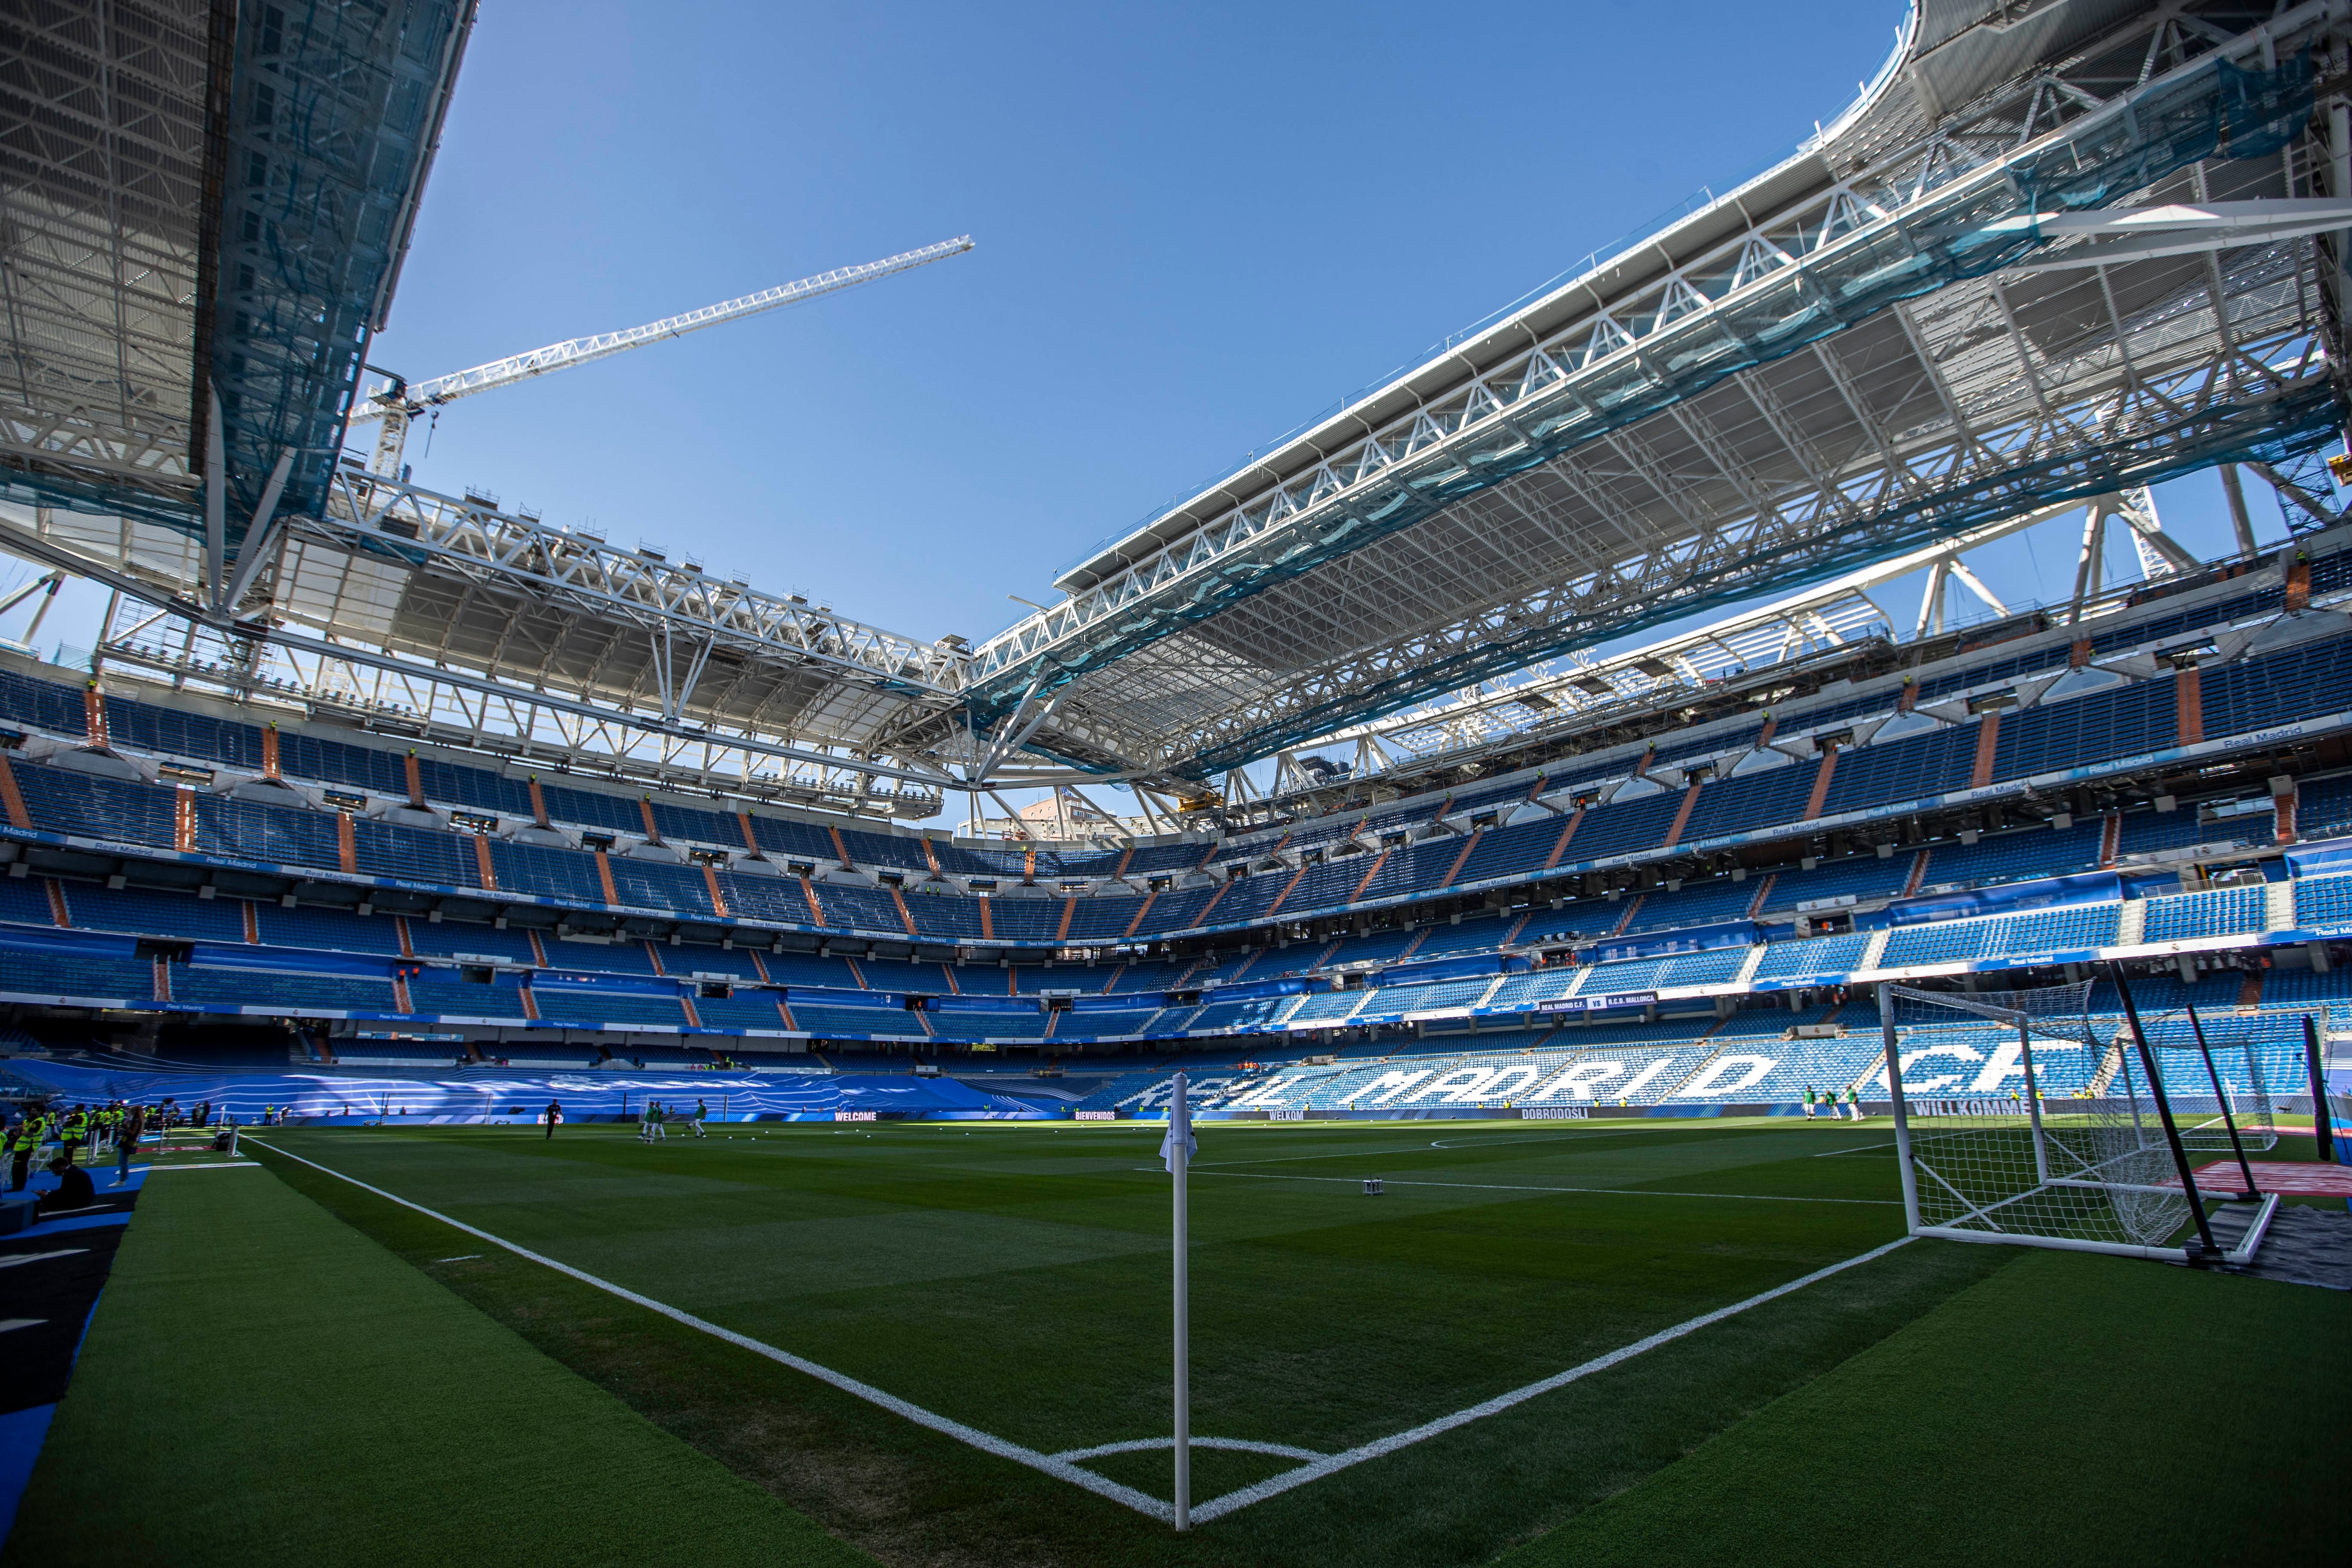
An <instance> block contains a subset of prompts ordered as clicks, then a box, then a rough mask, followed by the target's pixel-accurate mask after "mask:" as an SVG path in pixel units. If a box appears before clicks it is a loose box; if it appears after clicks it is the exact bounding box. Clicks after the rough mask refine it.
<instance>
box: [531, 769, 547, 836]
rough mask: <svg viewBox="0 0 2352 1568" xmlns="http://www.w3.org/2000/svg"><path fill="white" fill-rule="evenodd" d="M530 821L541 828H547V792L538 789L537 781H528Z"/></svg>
mask: <svg viewBox="0 0 2352 1568" xmlns="http://www.w3.org/2000/svg"><path fill="white" fill-rule="evenodd" d="M530 819H531V820H532V821H533V822H536V823H537V824H539V826H541V827H545V826H547V792H546V791H545V790H543V789H541V788H540V787H539V781H538V780H537V779H533V780H531V781H530Z"/></svg>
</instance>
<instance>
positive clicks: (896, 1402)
mask: <svg viewBox="0 0 2352 1568" xmlns="http://www.w3.org/2000/svg"><path fill="white" fill-rule="evenodd" d="M250 1142H253V1143H255V1144H256V1145H257V1146H258V1147H260V1148H263V1149H267V1150H268V1151H269V1152H271V1153H273V1154H283V1155H285V1157H286V1158H287V1159H289V1160H291V1161H293V1162H295V1163H297V1164H302V1165H308V1166H310V1169H312V1170H314V1171H318V1172H321V1173H325V1174H327V1175H330V1176H332V1177H334V1178H335V1179H336V1180H337V1181H340V1182H349V1183H350V1184H352V1186H355V1187H357V1188H359V1189H360V1191H362V1192H363V1193H373V1194H375V1195H376V1196H377V1197H380V1198H383V1199H384V1200H386V1201H387V1202H390V1203H395V1204H398V1205H400V1206H401V1207H403V1208H404V1209H409V1210H412V1211H414V1212H415V1213H417V1214H421V1215H425V1217H426V1218H428V1219H436V1220H439V1221H440V1222H441V1223H442V1224H443V1225H446V1226H449V1227H450V1228H451V1229H453V1230H462V1231H464V1232H465V1233H466V1234H467V1236H471V1237H479V1238H480V1239H482V1240H484V1241H487V1242H488V1243H489V1244H490V1245H491V1246H493V1247H503V1248H504V1249H505V1250H507V1251H509V1252H511V1253H513V1254H514V1255H515V1256H516V1257H518V1258H529V1259H530V1261H531V1262H533V1263H537V1264H541V1265H543V1266H544V1267H546V1268H552V1269H554V1270H555V1271H556V1272H557V1273H558V1274H562V1275H566V1276H568V1277H570V1278H571V1279H577V1280H579V1281H580V1282H581V1283H582V1284H583V1285H590V1286H593V1287H594V1288H595V1289H599V1290H602V1291H604V1292H605V1293H606V1294H608V1295H613V1296H618V1297H619V1298H620V1299H621V1300H624V1301H629V1302H633V1303H635V1305H637V1306H640V1307H643V1308H645V1309H646V1310H647V1311H650V1312H659V1313H660V1314H661V1315H662V1316H663V1317H665V1318H667V1319H669V1320H670V1321H673V1322H678V1323H684V1324H685V1325H686V1326H687V1327H688V1328H689V1329H695V1330H698V1331H701V1332H703V1333H706V1334H709V1335H710V1336H711V1337H712V1338H713V1339H719V1340H724V1341H726V1342H728V1343H729V1344H730V1345H734V1346H736V1347H737V1348H738V1349H740V1350H747V1351H750V1352H751V1353H752V1354H754V1355H760V1356H765V1357H767V1358H768V1359H769V1360H770V1361H772V1362H776V1363H780V1364H782V1365H784V1366H788V1367H791V1368H792V1369H793V1371H794V1372H798V1373H806V1374H807V1375H808V1376H810V1377H814V1378H816V1379H818V1380H819V1381H820V1382H824V1383H829V1384H832V1385H833V1386H834V1387H835V1388H838V1389H840V1390H841V1391H842V1392H843V1393H844V1394H850V1395H852V1396H853V1397H855V1398H858V1399H863V1400H865V1401H866V1403H867V1404H868V1405H879V1406H881V1407H882V1408H883V1409H885V1410H887V1411H889V1412H890V1413H891V1414H892V1415H900V1416H904V1417H905V1418H906V1419H908V1420H909V1421H912V1422H913V1423H915V1425H917V1426H928V1427H929V1428H930V1429H931V1430H932V1431H934V1432H939V1433H941V1434H944V1435H945V1436H950V1437H953V1438H954V1439H956V1440H957V1441H958V1442H960V1443H966V1444H969V1445H971V1447H975V1448H978V1449H979V1450H980V1451H981V1452H982V1453H983V1454H993V1455H995V1456H996V1457H997V1458H1002V1459H1011V1460H1012V1461H1013V1463H1015V1464H1019V1465H1026V1466H1028V1467H1029V1468H1031V1469H1033V1470H1041V1471H1043V1472H1044V1473H1045V1474H1046V1475H1049V1476H1052V1477H1053V1478H1054V1479H1056V1480H1063V1481H1067V1482H1069V1483H1070V1484H1071V1485H1072V1486H1075V1487H1079V1488H1083V1489H1085V1490H1087V1491H1090V1492H1093V1493H1095V1494H1096V1495H1097V1497H1106V1498H1108V1499H1110V1500H1112V1501H1113V1502H1118V1503H1124V1504H1126V1505H1127V1506H1128V1507H1129V1508H1131V1509H1133V1510H1136V1512H1138V1513H1140V1514H1143V1515H1145V1516H1147V1517H1148V1518H1151V1519H1157V1520H1161V1521H1166V1522H1169V1523H1173V1522H1174V1521H1175V1518H1176V1509H1175V1505H1173V1504H1172V1503H1164V1502H1161V1501H1160V1500H1159V1499H1158V1498H1156V1497H1152V1496H1151V1495H1150V1494H1149V1493H1146V1492H1139V1491H1138V1490H1136V1489H1134V1488H1133V1487H1123V1486H1121V1485H1119V1484H1118V1482H1117V1481H1113V1480H1108V1479H1104V1478H1103V1477H1101V1476H1098V1475H1096V1474H1095V1473H1094V1472H1093V1471H1092V1470H1087V1469H1081V1468H1079V1467H1077V1466H1076V1465H1074V1464H1071V1463H1070V1462H1069V1461H1067V1460H1066V1459H1058V1458H1054V1457H1053V1456H1052V1455H1049V1454H1041V1453H1039V1452H1037V1450H1036V1449H1034V1448H1024V1447H1022V1446H1021V1445H1020V1444H1018V1443H1014V1442H1010V1441H1008V1440H1007V1439H1005V1438H1003V1437H999V1436H996V1435H995V1434H993V1433H990V1432H983V1431H982V1430H981V1429H980V1428H979V1427H977V1426H965V1425H964V1424H963V1423H962V1422H961V1421H957V1420H953V1419H951V1418H950V1417H948V1416H945V1415H939V1414H937V1413H936V1412H934V1411H929V1410H926V1409H924V1408H923V1407H922V1406H921V1405H917V1404H914V1403H913V1402H912V1401H909V1400H905V1399H901V1398H899V1397H898V1395H897V1394H886V1393H884V1392H883V1391H882V1390H880V1389H878V1388H877V1387H875V1386H874V1385H873V1384H868V1383H861V1382H859V1381H858V1380H857V1379H856V1378H854V1377H851V1376H849V1375H848V1374H846V1373H838V1372H835V1371H834V1370H833V1369H832V1368H831V1367H828V1366H820V1365H819V1364H818V1363H815V1362H813V1361H810V1360H809V1359H807V1358H806V1357H805V1356H796V1355H794V1354H793V1353H792V1352H790V1351H783V1350H778V1349H777V1348H776V1347H775V1346H773V1345H771V1344H765V1343H762V1342H760V1341H758V1340H755V1339H753V1338H751V1336H750V1335H749V1334H739V1333H737V1332H736V1331H734V1330H732V1329H728V1328H721V1327H720V1326H719V1324H717V1323H714V1322H711V1321H709V1320H708V1319H704V1318H698V1317H696V1316H695V1315H694V1314H693V1313H691V1312H687V1311H682V1310H679V1309H677V1308H676V1307H673V1306H671V1305H669V1304H668V1303H667V1302H666V1301H656V1300H654V1299H653V1298H652V1297H650V1296H641V1295H639V1294H638V1293H637V1292H636V1291H635V1290H632V1289H628V1288H627V1287H626V1286H624V1285H615V1284H614V1283H613V1282H612V1281H611V1280H609V1279H598V1278H597V1277H596V1276H595V1275H593V1274H591V1273H589V1272H587V1271H586V1270H585V1269H580V1268H572V1265H570V1264H569V1263H562V1262H559V1261H557V1260H556V1259H554V1258H550V1257H548V1256H546V1255H545V1254H544V1253H539V1252H533V1251H531V1250H530V1248H529V1247H518V1246H516V1245H515V1244H514V1243H513V1242H511V1241H509V1240H507V1239H506V1238H505V1237H501V1236H492V1235H491V1234H490V1233H489V1232H488V1231H487V1230H479V1229H477V1228H476V1227H475V1226H470V1225H467V1224H466V1223H465V1222H464V1221H463V1220H456V1219H451V1218H450V1217H449V1216H448V1215H445V1214H440V1213H437V1212H436V1211H435V1210H432V1209H429V1208H426V1207H425V1205H423V1204H415V1203H411V1202H409V1201H408V1200H407V1199H406V1198H404V1197H402V1196H400V1195H399V1194H397V1193H388V1192H385V1191H384V1190H383V1188H382V1187H374V1186H370V1185H369V1184H367V1183H365V1182H362V1181H361V1180H360V1179H359V1178H358V1177H356V1176H347V1175H345V1174H343V1173H342V1172H341V1171H338V1170H334V1169H332V1168H331V1167H329V1166H326V1165H321V1164H320V1163H318V1162H317V1161H316V1160H306V1159H304V1158H303V1157H302V1156H301V1155H299V1154H296V1153H293V1152H289V1151H288V1150H284V1149H280V1148H278V1146H277V1145H275V1144H272V1143H264V1142H261V1140H259V1139H258V1138H256V1139H252V1140H250ZM5 1326H7V1325H0V1327H5Z"/></svg>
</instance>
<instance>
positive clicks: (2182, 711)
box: [2172, 665, 2205, 746]
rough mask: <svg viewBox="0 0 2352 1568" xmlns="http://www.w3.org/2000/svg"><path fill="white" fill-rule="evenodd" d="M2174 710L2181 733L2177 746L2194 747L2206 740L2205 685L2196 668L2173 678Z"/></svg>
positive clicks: (2186, 670) (2176, 741) (2191, 667)
mask: <svg viewBox="0 0 2352 1568" xmlns="http://www.w3.org/2000/svg"><path fill="white" fill-rule="evenodd" d="M2172 709H2173V717H2174V723H2175V727H2176V728H2177V729H2178V730H2179V738H2178V739H2177V740H2175V741H2174V742H2173V743H2174V744H2175V745H2179V746H2193V745H2195V744H2196V743H2197V742H2200V741H2201V740H2203V739H2204V738H2205V683H2204V680H2203V679H2202V678H2201V677H2200V675H2199V674H2198V672H2197V667H2196V666H2194V665H2191V666H2189V668H2187V669H2184V670H2182V671H2180V672H2179V674H2177V675H2175V676H2174V677H2173V678H2172Z"/></svg>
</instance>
